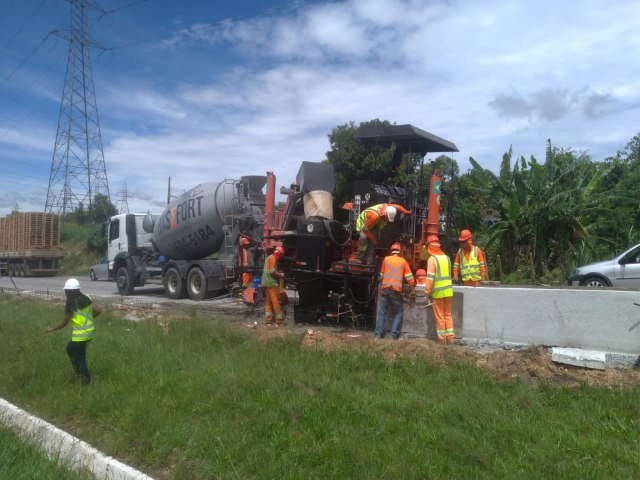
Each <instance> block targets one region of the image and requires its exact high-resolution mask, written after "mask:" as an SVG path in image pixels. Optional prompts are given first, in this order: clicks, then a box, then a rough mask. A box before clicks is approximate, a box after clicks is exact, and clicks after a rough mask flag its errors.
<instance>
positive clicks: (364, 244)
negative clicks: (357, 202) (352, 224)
mask: <svg viewBox="0 0 640 480" xmlns="http://www.w3.org/2000/svg"><path fill="white" fill-rule="evenodd" d="M398 212H400V213H404V214H405V215H409V214H411V212H410V211H409V210H407V209H406V208H404V207H403V206H402V205H399V204H397V203H379V204H377V205H373V206H372V207H369V208H367V209H365V210H363V211H362V212H361V213H360V215H358V219H357V220H356V231H357V232H358V233H359V234H360V239H359V240H358V258H359V259H360V261H361V262H362V263H366V264H367V265H372V264H373V259H374V253H375V252H374V250H375V248H376V246H377V245H378V236H379V235H380V231H381V230H382V229H383V228H384V227H385V225H386V224H387V222H392V223H393V221H394V220H395V218H396V215H397V213H398Z"/></svg>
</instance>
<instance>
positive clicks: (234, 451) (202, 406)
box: [0, 297, 640, 479]
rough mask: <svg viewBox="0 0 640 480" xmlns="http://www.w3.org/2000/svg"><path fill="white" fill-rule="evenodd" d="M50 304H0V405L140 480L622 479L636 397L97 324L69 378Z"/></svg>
mask: <svg viewBox="0 0 640 480" xmlns="http://www.w3.org/2000/svg"><path fill="white" fill-rule="evenodd" d="M61 317H62V305H61V304H59V303H54V302H39V301H35V300H32V299H26V298H8V297H0V380H1V381H0V396H2V397H4V398H6V399H8V400H9V401H11V402H13V403H15V404H17V405H19V406H21V407H22V408H25V409H26V410H27V411H29V412H31V413H33V414H35V415H38V416H41V417H44V418H45V419H47V420H49V421H51V422H53V423H54V424H56V425H58V426H60V427H62V428H64V429H66V430H67V431H70V432H71V433H73V434H74V435H77V436H79V437H81V438H83V439H84V440H85V441H87V442H89V443H91V444H93V445H94V446H96V447H97V448H99V449H101V450H102V451H104V452H106V453H107V454H109V455H113V456H115V457H116V458H118V459H120V460H121V461H124V462H126V463H129V464H131V465H133V466H135V467H136V468H139V469H141V470H143V471H145V472H147V473H149V474H150V475H152V476H154V477H156V478H160V479H162V478H172V479H209V478H229V479H237V478H243V479H245V478H279V479H280V478H290V479H298V478H354V479H357V478H456V479H465V478H474V479H475V478H535V479H538V478H637V475H638V472H640V454H639V452H640V436H639V435H638V431H640V406H639V402H638V398H639V395H640V387H636V388H633V389H626V390H615V389H614V390H610V389H593V388H589V387H584V388H580V389H573V390H569V389H555V388H551V387H544V386H543V387H539V388H534V387H532V386H528V385H523V384H519V383H510V384H498V383H496V382H495V381H494V380H493V379H491V378H490V377H488V376H487V375H486V374H483V373H481V372H480V371H478V370H477V369H476V368H475V367H473V366H472V365H469V364H465V363H451V364H450V365H449V366H447V367H439V366H435V365H433V364H430V363H427V362H425V361H423V360H420V359H410V358H398V359H397V360H395V361H393V362H389V361H386V360H385V359H383V358H382V357H381V356H379V355H377V354H375V353H374V352H373V350H371V351H336V352H330V353H326V352H321V351H310V350H302V349H301V348H300V339H299V338H297V337H296V336H293V335H291V336H288V337H284V338H281V339H277V340H271V341H266V342H264V341H259V340H258V339H256V338H255V336H254V335H252V332H253V331H252V330H247V329H242V328H237V327H234V328H231V327H229V326H226V325H225V324H224V320H223V319H221V320H222V321H220V322H219V321H217V320H216V319H201V318H197V317H195V316H194V317H193V318H188V319H184V320H179V321H177V320H176V321H173V322H172V324H171V328H170V332H169V335H168V336H164V335H163V331H162V329H161V328H160V327H159V326H158V325H157V324H154V323H151V322H148V323H145V322H143V323H131V322H127V321H124V320H120V319H117V318H115V315H114V314H113V312H111V311H109V310H107V312H106V313H105V314H104V315H103V316H101V317H99V318H98V319H97V336H96V338H95V340H94V341H93V342H92V343H93V344H92V345H90V346H89V349H88V351H89V355H88V357H89V363H90V368H91V370H92V374H93V383H92V384H91V385H90V386H88V387H83V386H82V385H81V384H80V383H79V382H76V381H74V380H73V378H72V374H71V366H70V364H69V362H68V359H67V357H66V354H65V351H64V348H65V344H66V342H67V338H68V335H69V332H56V333H53V334H45V333H44V331H45V328H46V326H47V325H50V324H55V323H57V322H59V321H60V319H61Z"/></svg>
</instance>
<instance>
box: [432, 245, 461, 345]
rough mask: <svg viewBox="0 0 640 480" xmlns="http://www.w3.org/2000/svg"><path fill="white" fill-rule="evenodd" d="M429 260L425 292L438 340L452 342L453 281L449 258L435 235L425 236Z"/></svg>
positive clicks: (453, 337) (453, 336) (453, 335)
mask: <svg viewBox="0 0 640 480" xmlns="http://www.w3.org/2000/svg"><path fill="white" fill-rule="evenodd" d="M427 249H428V250H429V254H430V255H431V256H430V257H429V260H428V261H427V284H426V286H425V294H426V295H427V296H431V300H432V303H433V316H434V318H435V321H436V334H437V335H438V342H440V343H453V342H454V340H455V338H456V337H455V334H454V332H453V316H452V315H451V301H452V299H453V283H452V282H451V259H450V258H449V257H448V256H447V255H445V253H444V252H443V251H442V250H441V248H440V240H439V239H438V237H437V235H429V237H428V238H427Z"/></svg>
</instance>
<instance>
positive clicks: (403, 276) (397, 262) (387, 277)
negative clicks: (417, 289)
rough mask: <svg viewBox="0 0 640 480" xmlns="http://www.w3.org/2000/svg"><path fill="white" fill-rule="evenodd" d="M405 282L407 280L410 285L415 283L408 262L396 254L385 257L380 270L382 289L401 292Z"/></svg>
mask: <svg viewBox="0 0 640 480" xmlns="http://www.w3.org/2000/svg"><path fill="white" fill-rule="evenodd" d="M403 280H406V281H407V283H408V284H410V285H413V284H414V283H415V281H414V279H413V273H411V268H410V267H409V264H408V263H407V261H406V260H405V259H404V258H402V257H399V256H398V255H395V254H394V255H389V256H388V257H385V259H384V261H383V262H382V267H381V268H380V282H381V283H380V288H382V289H385V288H390V289H392V290H395V291H396V292H401V291H402V282H403Z"/></svg>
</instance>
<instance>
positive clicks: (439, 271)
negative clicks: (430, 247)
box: [427, 255, 453, 298]
mask: <svg viewBox="0 0 640 480" xmlns="http://www.w3.org/2000/svg"><path fill="white" fill-rule="evenodd" d="M431 259H433V260H434V261H435V263H436V273H435V276H434V275H433V274H430V273H428V272H427V277H430V278H433V287H431V297H432V298H445V297H453V282H452V281H451V259H450V258H449V257H448V256H447V255H431V258H430V259H429V261H431Z"/></svg>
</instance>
